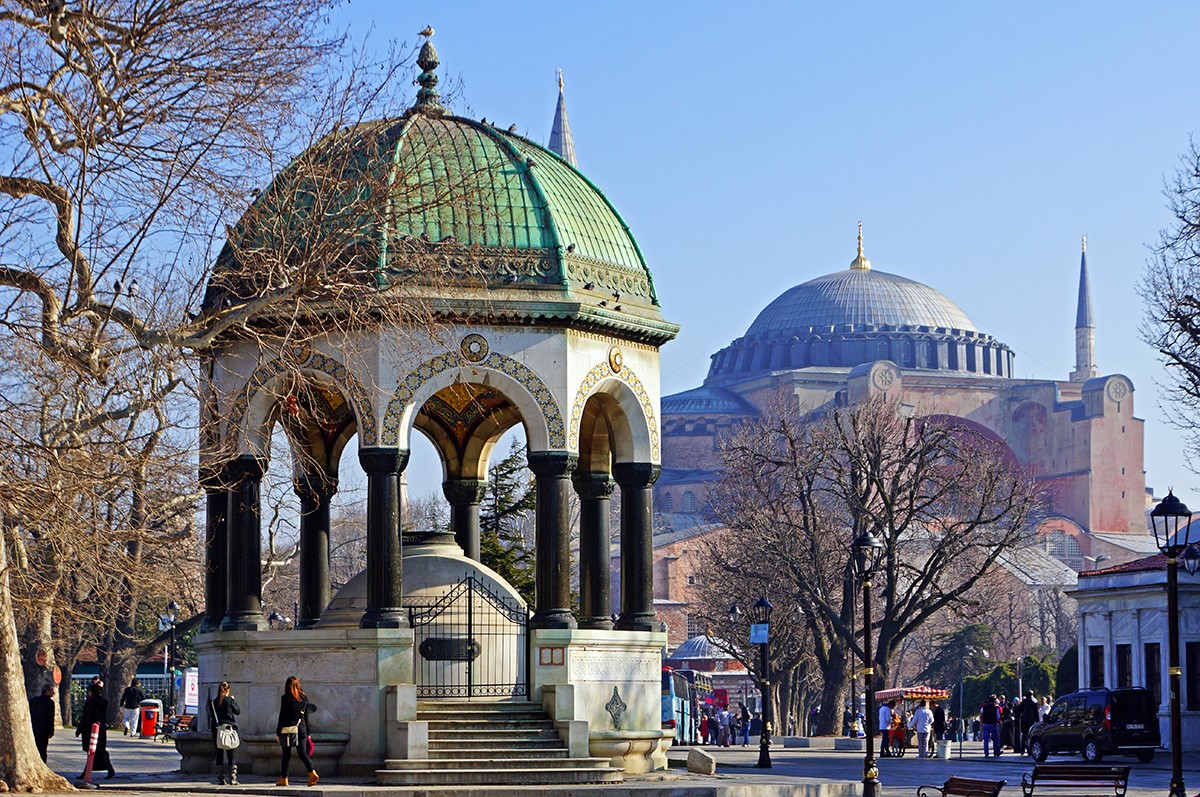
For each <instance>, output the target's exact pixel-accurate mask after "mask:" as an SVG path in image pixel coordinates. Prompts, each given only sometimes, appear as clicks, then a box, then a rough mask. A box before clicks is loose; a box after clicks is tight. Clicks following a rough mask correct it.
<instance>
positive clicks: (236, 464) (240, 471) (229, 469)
mask: <svg viewBox="0 0 1200 797" xmlns="http://www.w3.org/2000/svg"><path fill="white" fill-rule="evenodd" d="M266 472H267V461H266V460H265V459H260V458H259V457H256V456H254V455H252V454H243V455H242V456H240V457H234V458H233V459H231V460H229V461H228V462H226V463H225V465H224V466H223V467H222V468H221V472H220V475H219V478H220V479H221V482H222V483H223V484H224V485H225V487H226V488H229V487H233V486H235V485H236V484H237V483H238V482H240V481H242V480H243V479H261V478H262V475H263V474H264V473H266Z"/></svg>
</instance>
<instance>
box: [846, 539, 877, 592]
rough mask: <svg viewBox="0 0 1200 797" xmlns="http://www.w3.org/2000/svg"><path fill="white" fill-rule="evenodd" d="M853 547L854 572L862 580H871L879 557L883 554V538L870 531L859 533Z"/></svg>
mask: <svg viewBox="0 0 1200 797" xmlns="http://www.w3.org/2000/svg"><path fill="white" fill-rule="evenodd" d="M851 548H852V549H853V551H852V552H853V554H854V573H855V575H857V576H858V578H859V580H860V581H867V580H870V578H871V576H872V574H874V573H875V568H876V567H877V566H878V565H879V558H880V556H882V555H883V540H881V539H879V538H878V537H876V536H875V535H874V534H872V533H871V532H869V531H864V532H863V533H862V534H860V535H858V538H857V539H856V540H855V541H854V543H853V544H852V546H851Z"/></svg>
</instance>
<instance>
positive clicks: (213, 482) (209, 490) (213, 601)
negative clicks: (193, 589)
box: [200, 468, 229, 633]
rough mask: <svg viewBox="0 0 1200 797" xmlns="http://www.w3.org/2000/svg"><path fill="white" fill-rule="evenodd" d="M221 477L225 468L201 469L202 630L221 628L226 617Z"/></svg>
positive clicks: (225, 513) (225, 500) (225, 499)
mask: <svg viewBox="0 0 1200 797" xmlns="http://www.w3.org/2000/svg"><path fill="white" fill-rule="evenodd" d="M223 477H224V468H215V469H208V468H201V470H200V484H201V486H203V487H204V497H205V510H204V515H205V522H204V622H203V623H202V624H201V626H200V631H201V632H202V633H207V632H209V631H216V630H218V629H220V627H221V621H222V620H224V619H225V599H226V594H225V593H226V591H227V590H228V589H229V583H228V579H229V570H228V568H229V560H228V558H227V557H228V556H229V523H228V520H229V491H228V490H227V489H226V488H225V480H224V478H223Z"/></svg>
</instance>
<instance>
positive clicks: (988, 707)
mask: <svg viewBox="0 0 1200 797" xmlns="http://www.w3.org/2000/svg"><path fill="white" fill-rule="evenodd" d="M979 727H980V729H981V730H982V731H983V757H984V758H987V757H988V741H989V740H990V741H991V743H992V750H993V751H994V752H995V754H996V758H999V757H1000V706H999V705H997V704H996V696H995V695H992V696H991V697H989V698H988V699H987V702H986V703H984V704H983V707H982V708H980V709H979Z"/></svg>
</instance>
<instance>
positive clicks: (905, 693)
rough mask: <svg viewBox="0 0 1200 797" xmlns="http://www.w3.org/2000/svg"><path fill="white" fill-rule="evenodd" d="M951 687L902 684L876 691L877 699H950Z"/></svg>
mask: <svg viewBox="0 0 1200 797" xmlns="http://www.w3.org/2000/svg"><path fill="white" fill-rule="evenodd" d="M949 698H950V690H949V689H935V688H934V687H932V686H902V687H899V688H897V689H881V690H879V691H878V692H876V693H875V699H876V700H948V699H949Z"/></svg>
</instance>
